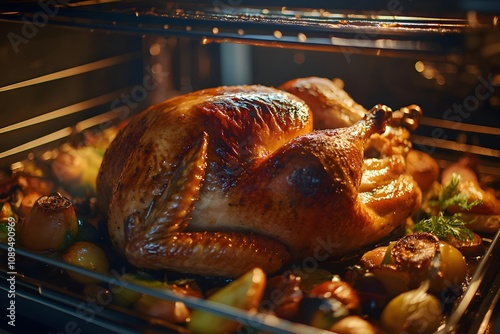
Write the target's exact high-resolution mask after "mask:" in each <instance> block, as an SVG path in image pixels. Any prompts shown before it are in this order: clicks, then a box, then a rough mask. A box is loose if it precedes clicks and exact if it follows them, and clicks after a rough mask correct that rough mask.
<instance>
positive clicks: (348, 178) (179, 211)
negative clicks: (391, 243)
mask: <svg viewBox="0 0 500 334" xmlns="http://www.w3.org/2000/svg"><path fill="white" fill-rule="evenodd" d="M313 117H314V115H313V113H312V111H311V108H310V107H309V106H308V105H307V104H306V103H305V102H304V101H303V100H302V99H300V98H298V97H297V96H295V95H293V94H290V93H287V92H285V91H283V90H280V89H274V88H269V87H264V86H235V87H218V88H213V89H206V90H202V91H198V92H193V93H190V94H187V95H183V96H180V97H175V98H172V99H170V100H167V101H165V102H163V103H161V104H158V105H156V106H153V107H150V108H149V109H147V110H145V111H144V112H142V113H141V114H139V115H137V116H135V117H134V118H133V119H132V120H131V121H130V122H129V124H128V125H127V126H126V127H125V128H124V129H123V130H122V131H121V132H120V133H119V134H118V135H117V137H116V139H115V140H114V141H113V142H112V143H111V145H110V147H109V148H108V150H107V151H106V154H105V156H104V160H103V163H102V166H101V169H100V172H99V176H98V179H97V189H98V201H99V204H100V207H101V208H102V209H103V210H104V211H105V212H106V213H107V219H108V230H109V234H110V237H111V240H112V242H113V244H114V246H115V247H116V248H117V249H118V250H119V251H121V252H123V253H124V255H125V256H126V258H127V259H128V261H129V262H130V263H131V264H133V265H135V266H137V267H140V268H150V269H169V270H175V271H181V272H190V273H195V274H201V275H208V276H225V277H237V276H239V275H241V274H242V273H244V272H246V271H247V270H248V269H249V268H251V267H256V266H258V267H261V268H263V269H264V270H265V271H266V272H275V271H277V270H279V269H280V268H282V267H283V266H284V265H285V264H287V263H289V262H290V261H298V262H299V263H300V261H305V260H304V259H309V260H313V261H317V262H318V263H319V262H322V261H326V260H330V259H340V258H342V257H344V256H346V255H348V254H351V253H353V252H355V251H356V250H358V249H359V248H361V247H363V246H367V245H369V244H372V243H374V242H376V241H378V240H380V239H381V238H383V237H385V236H387V235H388V234H390V233H391V232H392V231H394V230H395V229H397V228H398V227H400V226H401V225H402V224H404V222H405V219H406V218H407V217H408V216H410V215H411V214H412V213H413V212H414V211H415V210H416V209H417V208H418V207H419V205H420V199H421V192H420V190H419V188H418V186H417V184H416V183H415V181H414V180H413V178H412V177H411V176H410V175H409V174H407V173H406V168H405V159H404V157H402V156H401V155H399V154H384V155H380V156H379V157H376V158H371V159H370V160H369V161H368V160H366V159H364V152H365V144H366V142H367V140H368V139H369V138H370V137H371V136H372V135H374V134H376V133H383V132H384V130H385V128H386V125H387V124H388V123H389V122H391V118H392V111H391V110H390V109H389V108H387V107H385V106H381V105H379V106H376V107H375V108H373V109H372V110H371V111H370V112H367V113H366V114H365V115H364V116H363V118H361V119H360V120H359V121H357V122H355V123H354V124H353V125H352V126H349V127H344V128H338V129H324V130H314V129H313Z"/></svg>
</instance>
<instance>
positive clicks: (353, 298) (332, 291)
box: [307, 276, 361, 313]
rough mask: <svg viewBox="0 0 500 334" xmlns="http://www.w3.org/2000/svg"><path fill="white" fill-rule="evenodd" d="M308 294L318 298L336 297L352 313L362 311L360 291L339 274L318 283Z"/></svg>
mask: <svg viewBox="0 0 500 334" xmlns="http://www.w3.org/2000/svg"><path fill="white" fill-rule="evenodd" d="M307 295H308V296H309V297H316V298H333V299H336V300H338V301H339V302H341V303H342V304H343V305H344V307H345V308H346V309H347V310H348V311H349V312H351V313H358V312H360V311H361V306H360V303H359V296H358V293H357V292H356V290H354V289H353V288H352V287H351V285H349V284H348V283H347V282H344V281H342V280H341V279H340V278H339V277H338V276H335V277H334V278H333V279H331V280H328V281H324V282H322V283H320V284H318V285H316V286H315V287H314V288H312V289H311V290H310V291H309V292H308V294H307Z"/></svg>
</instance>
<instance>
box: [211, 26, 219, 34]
mask: <svg viewBox="0 0 500 334" xmlns="http://www.w3.org/2000/svg"><path fill="white" fill-rule="evenodd" d="M212 33H213V34H214V35H217V34H218V33H219V28H217V27H213V28H212Z"/></svg>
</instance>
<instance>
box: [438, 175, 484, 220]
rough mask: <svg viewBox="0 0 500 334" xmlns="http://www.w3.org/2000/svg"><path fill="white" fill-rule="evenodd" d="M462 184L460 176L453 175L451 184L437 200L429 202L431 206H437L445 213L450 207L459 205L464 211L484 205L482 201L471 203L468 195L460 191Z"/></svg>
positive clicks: (443, 189)
mask: <svg viewBox="0 0 500 334" xmlns="http://www.w3.org/2000/svg"><path fill="white" fill-rule="evenodd" d="M459 183H460V175H459V174H455V173H454V174H453V175H452V177H451V181H450V183H449V184H448V185H447V186H446V187H444V188H442V189H441V192H440V193H439V198H438V199H437V200H431V201H429V205H430V206H437V207H439V210H441V211H445V210H446V209H447V208H448V207H449V206H452V205H457V206H458V207H460V208H461V209H462V210H467V211H468V210H470V209H471V208H472V207H474V206H476V205H479V204H481V203H482V201H481V200H476V201H474V202H471V203H469V198H468V197H467V195H466V194H462V193H461V192H460V190H459V189H458V185H459Z"/></svg>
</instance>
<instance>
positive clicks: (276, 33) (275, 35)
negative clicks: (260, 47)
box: [273, 30, 283, 38]
mask: <svg viewBox="0 0 500 334" xmlns="http://www.w3.org/2000/svg"><path fill="white" fill-rule="evenodd" d="M273 35H274V37H276V38H281V37H283V34H282V33H281V31H279V30H276V31H275V32H274V34H273Z"/></svg>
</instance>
